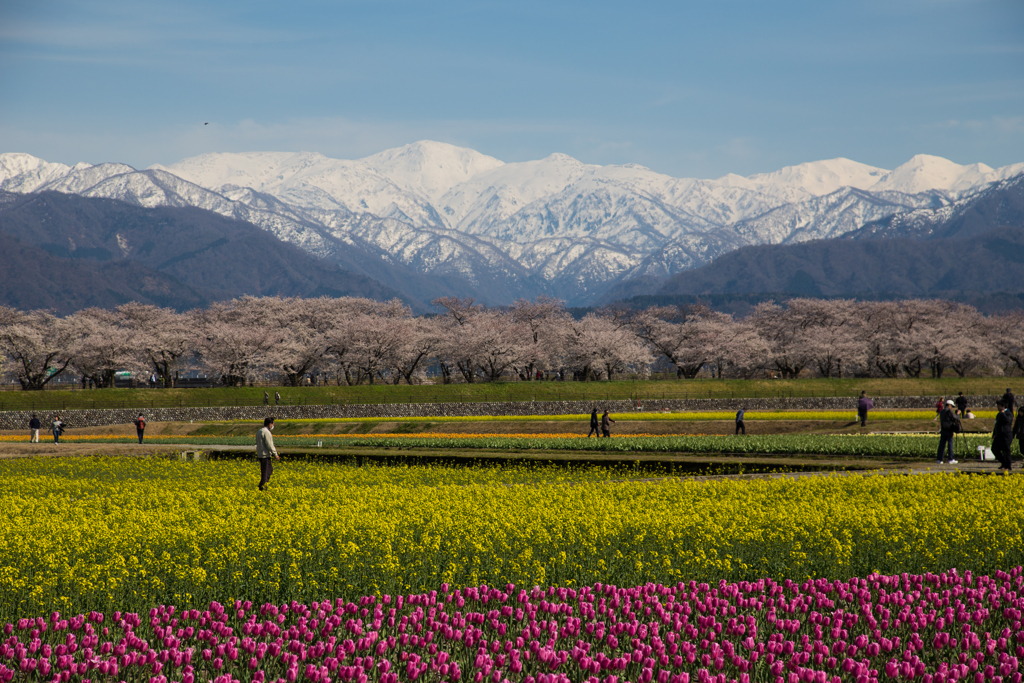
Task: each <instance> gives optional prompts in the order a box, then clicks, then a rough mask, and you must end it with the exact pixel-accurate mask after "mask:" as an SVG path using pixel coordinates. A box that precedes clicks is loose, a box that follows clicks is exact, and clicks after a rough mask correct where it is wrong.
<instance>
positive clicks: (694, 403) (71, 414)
mask: <svg viewBox="0 0 1024 683" xmlns="http://www.w3.org/2000/svg"><path fill="white" fill-rule="evenodd" d="M998 398H999V397H998V396H972V397H971V404H972V405H974V406H983V407H988V406H994V405H995V402H996V400H997V399H998ZM937 399H938V397H937V396H879V397H877V398H873V400H874V403H875V409H876V410H880V409H888V410H925V409H931V408H934V407H935V401H936V400H937ZM595 408H596V409H597V410H599V411H604V410H608V411H610V412H613V413H628V412H638V411H645V412H662V411H667V412H699V411H713V410H730V411H732V410H738V409H740V408H744V409H746V410H845V411H849V413H850V419H851V421H852V420H853V417H854V415H855V414H856V412H857V399H855V398H850V397H838V398H837V397H825V398H823V397H818V398H808V397H794V398H777V397H776V398H691V399H651V400H640V401H637V400H636V399H617V400H587V401H513V402H507V401H506V402H494V401H491V402H487V401H481V402H473V403H462V402H457V403H387V404H383V403H367V404H348V405H342V404H333V405H332V404H321V405H301V406H295V405H292V406H262V405H261V406H211V407H193V408H152V409H141V408H138V407H135V408H112V409H102V408H96V409H85V410H58V411H54V410H48V411H37V414H38V415H39V416H40V418H41V419H43V421H44V426H45V424H46V422H47V421H48V420H50V419H52V417H53V416H54V415H57V414H59V415H60V416H61V417H62V419H63V420H64V422H65V424H67V426H69V427H99V426H103V425H115V424H130V423H131V422H132V421H134V420H135V418H136V417H137V416H138V414H139V413H140V412H142V413H143V414H144V415H145V416H146V419H147V420H148V421H150V422H188V421H197V422H206V421H219V420H262V419H263V418H265V417H270V416H273V417H274V418H276V419H279V420H289V419H291V420H296V419H317V418H322V419H330V418H339V417H353V418H380V419H383V420H386V419H387V418H389V417H422V418H424V419H429V418H431V417H448V416H451V417H455V416H487V415H537V416H541V417H542V416H544V415H584V414H589V413H590V411H591V410H593V409H595ZM31 416H32V411H30V410H11V411H4V412H0V429H27V428H28V421H29V418H30V417H31Z"/></svg>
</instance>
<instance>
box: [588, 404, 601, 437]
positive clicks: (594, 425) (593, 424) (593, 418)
mask: <svg viewBox="0 0 1024 683" xmlns="http://www.w3.org/2000/svg"><path fill="white" fill-rule="evenodd" d="M599 428H600V422H598V420H597V408H594V409H593V410H592V411H591V412H590V431H589V432H587V438H588V439H589V438H590V435H591V434H593V435H594V436H595V437H597V438H598V439H600V438H601V432H600V431H598V430H599Z"/></svg>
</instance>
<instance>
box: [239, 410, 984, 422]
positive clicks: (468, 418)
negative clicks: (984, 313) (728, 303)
mask: <svg viewBox="0 0 1024 683" xmlns="http://www.w3.org/2000/svg"><path fill="white" fill-rule="evenodd" d="M609 415H610V416H611V418H612V419H614V420H623V421H627V422H628V421H641V422H646V421H652V420H657V421H661V420H665V421H674V422H701V421H722V420H734V419H735V418H736V411H725V410H716V411H688V412H645V411H643V410H637V411H636V412H629V413H609ZM974 415H975V417H978V418H988V419H994V418H995V416H996V411H994V410H977V411H974ZM869 416H870V419H871V421H872V422H875V421H891V420H922V419H932V418H934V417H935V411H934V410H872V411H870V413H869ZM743 419H744V420H754V421H762V420H796V421H805V420H812V421H825V422H841V421H847V422H852V421H853V420H854V419H859V418H858V417H857V411H856V410H855V409H854V408H852V407H851V409H850V410H770V411H769V410H748V411H745V413H744V416H743ZM589 420H590V415H589V414H587V415H583V414H565V415H440V416H430V417H406V416H398V417H383V418H382V417H372V418H370V417H337V418H316V419H297V420H289V422H297V423H303V422H306V423H327V422H587V421H589ZM236 422H262V420H236Z"/></svg>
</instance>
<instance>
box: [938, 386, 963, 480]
mask: <svg viewBox="0 0 1024 683" xmlns="http://www.w3.org/2000/svg"><path fill="white" fill-rule="evenodd" d="M953 406H954V403H953V402H952V401H946V405H945V407H944V408H943V409H942V412H941V413H939V452H938V453H936V455H935V458H936V462H937V463H938V464H940V465H941V464H942V451H943V449H945V450H947V451H948V455H947V457H946V462H948V463H949V464H950V465H956V464H957V461H956V459H955V458H954V457H953V456H954V453H953V438H954V437H955V436H956V433H957V432H958V431H960V420H959V419H958V418H957V416H956V413H955V412H953Z"/></svg>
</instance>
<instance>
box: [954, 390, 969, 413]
mask: <svg viewBox="0 0 1024 683" xmlns="http://www.w3.org/2000/svg"><path fill="white" fill-rule="evenodd" d="M956 409H957V412H959V413H960V418H961V419H963V418H966V417H967V397H966V396H964V392H962V391H961V392H960V393H959V394H957V397H956Z"/></svg>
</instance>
